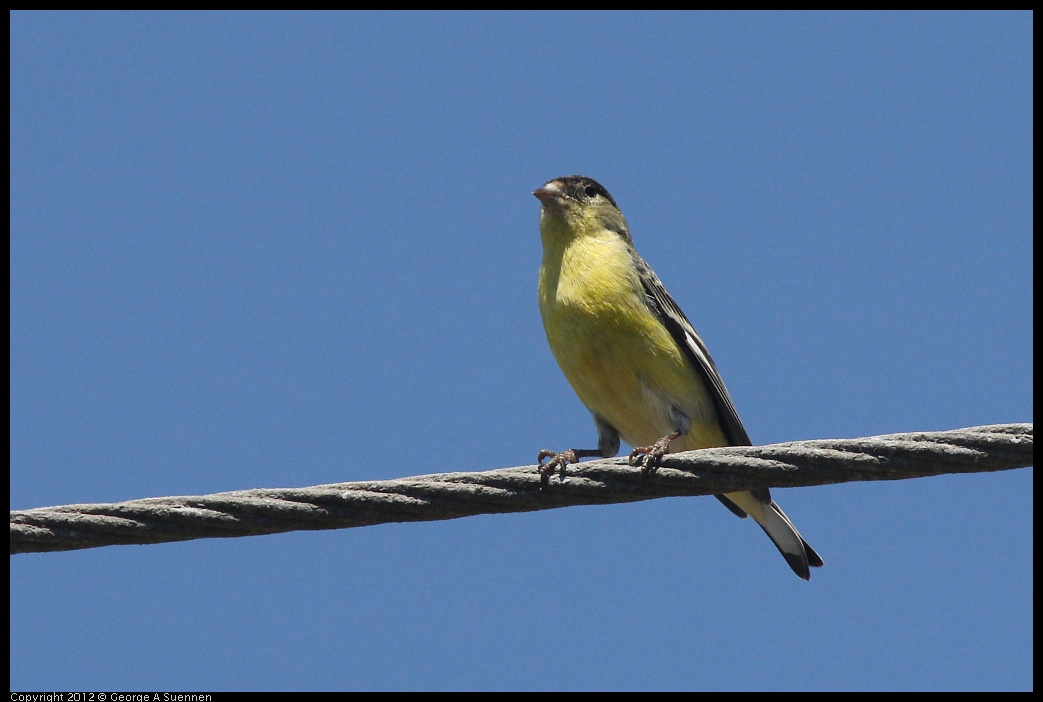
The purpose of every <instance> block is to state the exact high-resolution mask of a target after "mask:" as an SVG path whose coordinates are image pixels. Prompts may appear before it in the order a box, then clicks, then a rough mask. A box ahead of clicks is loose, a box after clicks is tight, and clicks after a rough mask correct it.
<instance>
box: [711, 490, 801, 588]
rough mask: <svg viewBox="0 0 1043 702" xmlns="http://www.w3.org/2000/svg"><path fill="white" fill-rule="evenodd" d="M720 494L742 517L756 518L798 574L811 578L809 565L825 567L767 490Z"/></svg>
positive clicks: (723, 500)
mask: <svg viewBox="0 0 1043 702" xmlns="http://www.w3.org/2000/svg"><path fill="white" fill-rule="evenodd" d="M717 497H718V499H720V500H721V502H723V503H724V505H725V506H726V507H728V509H730V510H731V511H732V512H734V513H735V514H737V515H739V516H740V517H745V516H747V515H748V516H750V517H753V520H754V521H755V522H757V524H759V525H760V527H761V529H763V530H764V533H765V534H767V535H768V538H769V539H771V542H772V543H773V544H775V548H777V549H779V553H781V554H782V557H783V558H785V559H786V562H787V563H789V567H790V568H792V569H793V572H794V573H796V574H797V576H798V577H801V578H804V579H805V580H811V571H810V568H819V567H821V566H822V557H821V556H819V555H818V553H816V552H815V549H813V548H811V546H810V545H809V544H808V542H807V541H805V540H804V537H802V536H801V535H800V532H799V531H797V528H796V527H795V526H793V522H791V521H790V520H789V517H787V516H786V513H785V512H783V511H782V509H781V508H780V507H779V506H778V505H777V504H775V501H774V500H773V499H771V494H770V493H769V492H768V491H767V490H758V491H757V492H756V493H753V492H729V493H726V494H724V495H718V496H717ZM736 508H738V509H736Z"/></svg>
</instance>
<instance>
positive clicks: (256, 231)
mask: <svg viewBox="0 0 1043 702" xmlns="http://www.w3.org/2000/svg"><path fill="white" fill-rule="evenodd" d="M1031 63H1032V18H1031V15H1029V14H1026V13H965V14H964V13H958V14H923V13H903V14H878V13H873V14H854V13H840V14H834V13H823V14H746V13H743V14H730V13H729V14H701V13H693V14H614V13H576V14H571V13H570V14H564V13H550V14H542V13H532V14H514V13H508V14H500V13H489V14H295V13H287V14H234V13H233V14H223V13H222V14H166V13H135V14H119V13H117V14H108V13H99V14H82V13H77V14H67V13H14V14H12V15H11V506H12V508H19V509H21V508H30V507H42V506H48V505H60V504H69V503H82V502H112V501H119V500H127V499H134V498H140V497H155V496H164V495H185V494H205V493H211V492H217V491H223V490H233V489H242V488H255V487H283V486H305V485H314V484H321V483H330V482H340V481H349V480H368V479H383V478H394V477H403V476H408V475H416V474H423V473H438V472H445V471H454V470H486V469H491V468H499V467H506V466H515V465H524V464H531V463H533V462H534V460H535V457H536V452H537V450H538V449H541V448H553V449H560V448H565V447H568V446H587V445H590V444H592V443H593V441H594V436H595V433H594V427H593V424H592V423H591V421H590V417H589V415H588V414H587V412H586V411H585V410H584V408H583V407H582V405H581V404H580V403H579V401H578V400H577V399H576V398H575V396H574V395H573V394H572V392H571V390H570V388H569V386H568V384H567V383H566V381H565V380H564V377H563V376H562V375H561V373H560V371H559V370H558V368H557V366H556V365H555V363H554V359H553V357H552V356H551V354H550V352H549V350H548V348H547V345H546V339H545V337H544V334H543V329H542V326H541V323H540V319H539V313H538V311H537V308H536V295H535V285H536V271H537V268H538V266H539V261H540V243H539V237H538V216H539V203H538V202H537V201H536V200H535V199H534V198H533V197H532V195H531V194H530V193H531V191H532V190H533V189H534V188H536V187H538V186H539V185H541V184H542V183H543V182H545V181H547V180H549V179H551V178H553V177H555V176H559V175H564V174H569V173H581V174H585V175H589V176H592V177H594V178H596V179H598V180H599V181H600V182H602V183H603V184H604V185H605V186H606V187H607V188H608V189H609V191H610V192H611V193H612V194H613V196H614V197H615V199H616V201H617V202H618V203H619V204H620V207H621V208H622V209H623V211H624V212H625V213H626V215H627V218H628V219H629V222H630V227H631V231H632V233H633V236H634V240H635V243H636V246H637V248H638V251H640V252H641V254H642V255H643V256H644V257H645V259H646V260H648V261H649V263H650V264H651V265H652V266H654V267H655V269H656V271H657V272H658V273H659V276H660V277H661V278H662V280H663V281H664V283H665V284H666V286H667V288H668V289H669V290H670V291H671V293H672V294H673V296H674V297H675V298H676V299H677V301H678V302H679V304H680V305H681V306H682V308H683V309H684V310H685V311H686V312H687V314H688V317H689V318H690V319H691V320H692V322H693V324H694V325H695V327H696V329H698V330H699V332H700V333H701V335H702V336H703V338H704V340H705V341H706V342H707V344H708V346H709V348H710V350H711V352H712V353H713V355H714V358H715V360H716V361H717V365H718V367H719V368H720V370H721V372H722V374H723V376H724V379H725V381H726V382H727V384H728V387H729V389H730V391H731V394H732V396H733V397H734V399H735V402H736V405H737V407H738V410H739V414H740V416H741V417H742V418H743V421H744V422H745V424H746V426H747V429H748V430H749V433H750V435H751V437H752V438H753V441H754V442H755V443H772V442H778V441H789V440H799V439H811V438H829V437H857V436H869V435H874V434H879V433H888V432H898V431H917V430H942V429H955V428H960V427H966V426H973V425H978V424H992V423H1002V422H1024V421H1032V399H1031V397H1032V379H1033V374H1032V341H1031V339H1032V302H1031V299H1032V298H1031V294H1032V267H1031V263H1030V261H1031V256H1032V244H1031V241H1032V148H1033V144H1032V107H1031V106H1032V70H1031ZM1031 492H1032V470H1031V469H1022V470H1018V471H1009V472H1004V473H996V474H980V475H965V476H945V477H939V478H931V479H923V480H912V481H900V482H893V483H852V484H847V485H840V486H830V487H818V488H805V489H800V490H779V491H777V492H776V499H777V500H778V502H779V503H780V504H781V505H782V506H783V507H784V508H785V509H786V511H787V512H788V513H789V515H790V517H792V519H793V520H794V522H795V523H796V524H797V525H798V527H799V528H800V530H801V532H802V533H803V535H804V536H805V538H807V540H808V541H809V542H810V543H811V544H813V545H814V547H815V548H816V549H817V550H818V551H819V553H821V554H822V556H823V557H824V559H825V561H826V567H825V568H822V569H820V570H817V571H815V573H814V576H813V579H812V580H811V582H809V583H805V582H803V581H801V580H799V579H797V578H795V577H794V576H793V574H792V573H791V572H790V571H789V569H788V568H787V567H786V565H785V563H784V562H783V561H782V559H781V558H779V556H778V554H777V552H776V551H775V549H774V548H773V547H772V545H771V543H770V542H769V541H768V540H767V539H766V538H764V536H763V534H762V533H761V532H760V530H759V529H757V528H756V526H755V525H754V524H752V523H751V522H749V521H745V522H744V521H740V520H738V519H735V518H734V517H733V516H732V515H731V514H729V513H728V512H727V511H726V510H725V509H723V508H722V507H721V506H720V505H719V504H718V503H717V501H716V500H713V499H711V498H695V499H671V500H656V501H651V502H646V503H642V504H633V505H619V506H608V507H589V508H587V507H583V508H571V509H564V510H556V511H552V512H541V513H534V514H521V515H508V516H483V517H476V518H469V519H460V520H455V521H450V522H437V523H428V524H405V525H388V526H378V527H371V528H365V529H349V530H343V531H332V532H320V533H303V532H300V533H293V534H284V535H277V536H268V537H253V538H245V539H221V540H204V541H196V542H190V543H180V544H165V545H156V546H140V547H110V548H104V549H95V550H88V551H81V552H73V553H58V554H31V555H19V556H15V557H12V558H11V685H12V689H17V690H97V691H108V692H116V691H126V690H153V689H160V690H226V689H228V690H231V689H257V690H292V689H303V690H307V689H311V690H327V689H345V690H361V689H534V690H541V689H696V690H702V689H706V690H746V689H750V690H783V689H807V690H821V689H844V690H866V689H888V690H894V689H917V690H920V689H924V690H967V689H982V690H984V689H998V690H1027V689H1031V688H1032V681H1033V672H1032V652H1033V651H1032V649H1033V645H1032V640H1033V636H1032V634H1033V631H1032V624H1031V622H1032V614H1033V612H1032V610H1033V605H1032V585H1033V583H1032V559H1033V550H1032V536H1031V529H1032V501H1031Z"/></svg>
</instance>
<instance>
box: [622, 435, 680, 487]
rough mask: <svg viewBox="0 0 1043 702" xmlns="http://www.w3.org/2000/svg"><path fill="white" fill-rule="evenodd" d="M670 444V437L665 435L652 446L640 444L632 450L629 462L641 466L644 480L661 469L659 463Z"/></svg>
mask: <svg viewBox="0 0 1043 702" xmlns="http://www.w3.org/2000/svg"><path fill="white" fill-rule="evenodd" d="M669 446H670V437H664V438H662V439H660V440H659V441H657V442H655V443H654V444H652V445H651V446H638V447H637V448H635V449H634V450H633V451H631V452H630V458H629V459H628V462H629V463H630V465H632V466H641V478H642V480H643V479H645V478H647V477H648V476H649V475H651V474H653V473H655V472H656V471H657V470H659V464H660V463H661V462H662V460H663V456H665V455H666V451H667V448H669Z"/></svg>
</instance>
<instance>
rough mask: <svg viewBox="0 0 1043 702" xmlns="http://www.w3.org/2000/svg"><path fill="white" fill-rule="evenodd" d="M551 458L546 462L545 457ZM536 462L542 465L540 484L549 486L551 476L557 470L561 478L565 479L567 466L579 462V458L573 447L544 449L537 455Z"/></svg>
mask: <svg viewBox="0 0 1043 702" xmlns="http://www.w3.org/2000/svg"><path fill="white" fill-rule="evenodd" d="M545 458H549V459H550V461H548V462H547V463H546V464H545V463H544V462H543V459H545ZM536 463H537V465H539V467H540V485H541V486H542V487H547V486H548V485H549V484H550V478H551V476H552V475H554V473H555V472H558V477H559V479H560V480H561V481H562V482H564V481H565V467H566V466H568V464H570V463H579V458H577V457H576V452H575V451H573V450H572V449H569V450H568V451H560V452H555V451H548V450H547V449H542V450H541V451H540V452H539V454H538V455H537V456H536Z"/></svg>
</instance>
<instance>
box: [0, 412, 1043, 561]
mask: <svg viewBox="0 0 1043 702" xmlns="http://www.w3.org/2000/svg"><path fill="white" fill-rule="evenodd" d="M1031 465H1032V424H996V425H991V426H982V427H971V428H967V429H956V430H952V431H941V432H916V433H904V434H888V435H884V436H873V437H866V438H862V439H817V440H812V441H794V442H790V443H784V444H772V445H769V446H733V447H726V448H715V449H703V450H701V451H689V452H685V453H676V454H668V455H667V456H665V457H664V458H663V462H662V467H660V468H659V470H658V471H656V472H655V473H653V474H652V475H650V476H643V475H642V473H641V471H640V469H637V468H633V467H631V466H629V465H628V464H627V461H626V459H625V458H611V459H606V460H600V461H590V462H587V463H581V464H577V465H573V466H570V467H569V471H568V474H567V476H566V478H565V479H564V481H561V480H559V479H558V478H554V479H553V480H551V481H550V484H549V485H548V486H547V487H545V488H541V486H540V476H539V473H538V472H537V470H536V467H535V466H522V467H518V468H501V469H498V470H490V471H484V472H475V473H441V474H437V475H421V476H416V477H412V478H399V479H396V480H380V481H364V482H351V483H337V484H333V485H317V486H315V487H306V488H284V489H259V490H237V491H235V492H222V493H217V494H213V495H199V496H189V497H151V498H146V499H141V500H131V501H128V502H116V503H111V504H84V505H64V506H60V507H40V508H37V509H28V510H14V511H12V512H11V553H12V554H15V553H31V552H43V551H69V550H75V549H83V548H96V547H98V546H112V545H117V544H154V543H164V542H170V541H188V540H191V539H205V538H216V537H232V536H255V535H259V534H276V533H280V532H287V531H298V530H304V529H344V528H348V527H359V526H369V525H373V524H386V523H389V522H420V521H432V520H439V519H456V518H458V517H467V516H471V515H475V514H499V513H506V512H530V511H535V510H541V509H555V508H558V507H568V506H573V505H597V504H611V503H621V502H636V501H639V500H651V499H655V498H659V497H678V496H695V495H714V494H719V493H723V492H734V491H737V490H748V489H751V488H756V487H802V486H810V485H828V484H832V483H843V482H851V481H857V480H902V479H906V478H920V477H926V476H931V475H941V474H945V473H977V472H988V471H997V470H1010V469H1013V468H1022V467H1026V466H1031Z"/></svg>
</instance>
